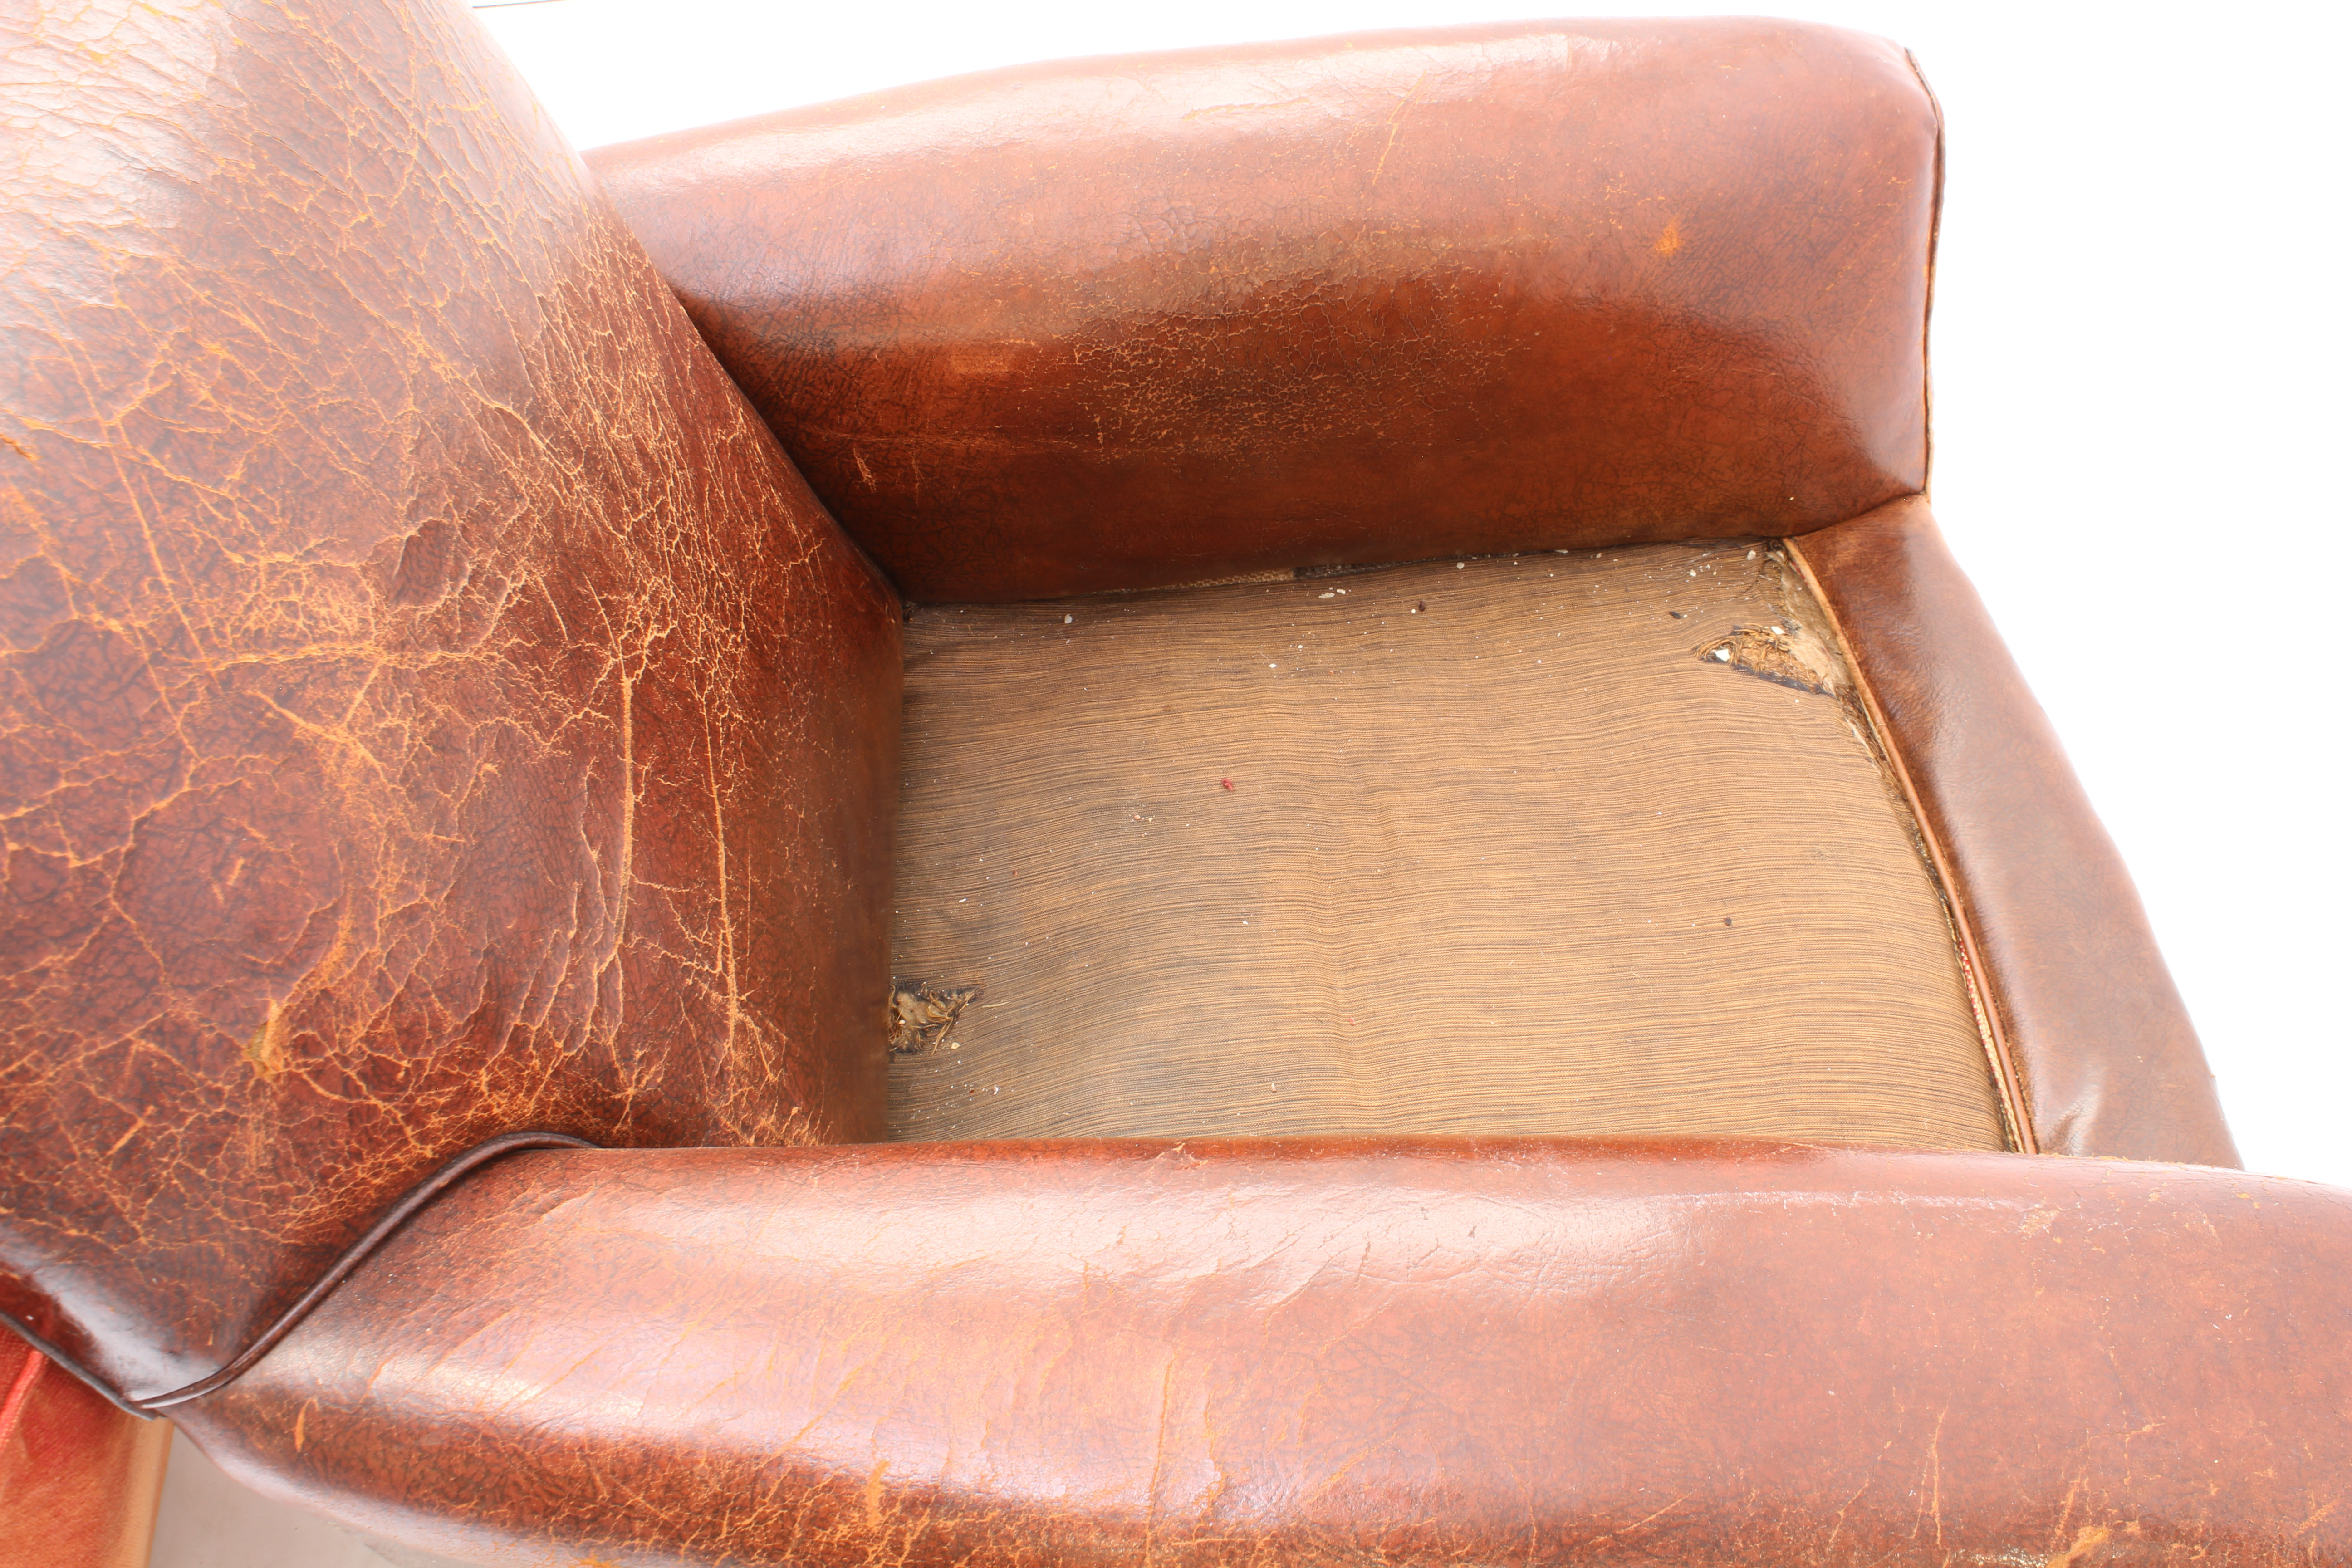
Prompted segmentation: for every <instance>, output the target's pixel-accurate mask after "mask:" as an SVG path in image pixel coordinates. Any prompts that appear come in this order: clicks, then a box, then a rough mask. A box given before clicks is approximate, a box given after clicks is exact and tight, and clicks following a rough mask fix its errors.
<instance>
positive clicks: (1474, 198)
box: [0, 0, 2352, 1565]
mask: <svg viewBox="0 0 2352 1568" xmlns="http://www.w3.org/2000/svg"><path fill="white" fill-rule="evenodd" d="M7 26H8V28H9V36H8V43H7V46H6V50H5V56H0V58H5V62H6V70H7V73H8V87H7V89H6V91H5V94H0V114H5V124H6V134H7V137H8V156H7V160H6V163H5V174H0V181H5V189H6V201H5V205H0V223H5V233H6V235H7V241H6V243H7V267H6V270H5V289H6V294H5V307H0V309H5V316H0V322H5V325H0V332H5V343H6V351H5V353H4V354H0V376H4V377H5V391H0V546H5V560H0V637H5V659H0V669H5V676H0V679H5V686H0V710H5V752H0V757H5V764H0V777H5V788H6V791H7V800H6V805H5V821H6V823H7V840H6V844H7V856H8V858H7V866H6V872H7V879H6V899H7V904H6V914H5V926H0V931H5V953H6V970H5V1038H6V1042H7V1043H6V1051H5V1062H4V1065H5V1072H6V1075H7V1076H6V1109H5V1184H6V1185H5V1204H4V1205H0V1207H4V1208H5V1216H0V1308H5V1311H6V1313H7V1314H8V1318H9V1321H10V1322H11V1323H12V1324H14V1325H15V1327H16V1330H17V1331H18V1334H19V1336H20V1338H21V1340H22V1343H21V1344H20V1345H19V1346H18V1347H17V1348H16V1350H15V1351H13V1352H11V1354H10V1356H9V1357H8V1358H5V1359H6V1363H7V1364H5V1365H0V1380H5V1384H6V1387H7V1393H6V1394H5V1403H0V1441H5V1488H6V1491H5V1494H0V1495H5V1499H6V1502H7V1507H8V1510H9V1511H8V1518H9V1519H10V1521H11V1525H12V1528H11V1530H10V1531H9V1532H8V1533H9V1536H10V1540H9V1541H8V1542H7V1543H6V1545H5V1548H0V1553H5V1552H14V1553H16V1556H15V1557H11V1558H9V1559H8V1560H9V1561H12V1562H14V1561H20V1560H21V1561H26V1562H36V1561H37V1562H41V1563H50V1564H55V1563H100V1562H109V1563H112V1562H135V1561H136V1560H137V1559H138V1557H139V1555H140V1554H141V1553H142V1552H143V1550H144V1548H143V1544H142V1542H143V1539H144V1533H143V1532H144V1530H145V1528H146V1520H147V1519H148V1518H149V1517H151V1516H152V1507H153V1501H152V1500H153V1497H154V1495H155V1488H156V1478H157V1476H158V1473H159V1471H160V1467H161V1464H162V1454H163V1449H162V1447H161V1446H160V1444H161V1434H162V1433H163V1431H164V1430H165V1429H166V1424H165V1423H163V1422H162V1421H154V1422H152V1423H150V1422H147V1421H145V1420H143V1419H142V1418H146V1417H156V1416H166V1417H169V1418H170V1421H171V1422H173V1423H177V1424H178V1425H179V1426H181V1427H183V1428H184V1430H185V1431H186V1432H188V1433H189V1434H190V1435H191V1436H193V1437H194V1440H195V1441H196V1442H197V1443H199V1444H201V1445H202V1446H203V1447H204V1448H205V1451H206V1452H207V1453H209V1454H210V1455H212V1456H213V1457H214V1458H216V1459H217V1460H218V1461H219V1462H220V1463H221V1464H222V1465H223V1466H225V1467H226V1468H227V1469H228V1470H229V1471H230V1472H232V1473H233V1474H235V1475H236V1476H237V1477H239V1478H241V1479H243V1480H245V1481H246V1482H247V1483H249V1484H251V1485H252V1486H254V1487H257V1488H258V1489H262V1490H264V1491H266V1492H268V1493H271V1494H273V1495H276V1496H278V1497H281V1498H284V1499H287V1500H291V1501H294V1502H298V1503H299V1504H301V1505H302V1506H305V1507H308V1508H311V1509H315V1510H320V1511H321V1512H323V1513H325V1514H328V1515H330V1516H331V1517H333V1518H335V1519H338V1520H341V1521H345V1522H346V1523H348V1524H349V1525H351V1526H352V1527H354V1528H357V1529H360V1530H362V1531H368V1532H370V1533H372V1534H373V1535H375V1536H377V1537H379V1538H383V1539H386V1540H389V1541H392V1542H404V1543H406V1546H407V1548H408V1549H410V1550H412V1551H424V1552H439V1553H445V1554H449V1555H456V1556H461V1557H467V1558H472V1559H478V1560H483V1561H494V1562H498V1563H877V1562H883V1561H888V1562H894V1563H910V1564H949V1563H959V1564H961V1563H971V1564H1019V1563H1154V1564H1206V1563H1276V1562H1349V1563H1395V1564H1408V1563H1412V1564H1422V1563H1426V1564H1436V1563H1527V1564H1534V1563H1635V1562H1639V1563H1668V1562H1671V1563H1693V1564H1698V1563H1809V1564H1812V1563H1818V1564H1831V1563H1938V1564H1943V1563H2051V1564H2069V1565H2073V1564H2092V1563H2150V1564H2153V1563H2188V1562H2191V1561H2193V1562H2196V1563H2204V1564H2255V1563H2263V1564H2273V1563H2274V1564H2284V1563H2295V1564H2301V1565H2309V1564H2315V1563H2345V1562H2347V1561H2352V1376H2347V1351H2348V1350H2352V1317H2347V1313H2352V1307H2347V1301H2352V1291H2347V1289H2346V1287H2347V1280H2348V1279H2352V1196H2347V1194H2344V1193H2340V1192H2336V1191H2333V1190H2329V1189H2326V1188H2322V1187H2315V1186H2312V1185H2308V1184H2298V1183H2294V1182H2288V1181H2280V1180H2271V1179H2264V1178H2260V1177H2253V1176H2248V1175H2245V1174H2242V1173H2239V1172H2238V1171H2236V1170H2235V1169H2233V1168H2232V1167H2233V1166H2234V1164H2235V1157H2234V1154H2233V1152H2232V1150H2231V1142H2230V1139H2229V1135H2228V1132H2227V1131H2226V1130H2225V1128H2224V1125H2223V1122H2222V1120H2221V1114H2220V1111H2219V1110H2218V1109H2217V1107H2216V1104H2215V1100H2214V1097H2213V1093H2212V1090H2211V1087H2210V1078H2209V1075H2208V1073H2207V1071H2206V1069H2205V1067H2204V1065H2203V1061H2202V1058H2201V1056H2200V1048H2199V1047H2198V1044H2197V1041H2196V1038H2195V1037H2194V1035H2193V1034H2192V1033H2191V1031H2190V1028H2189V1023H2188V1021H2187V1019H2186V1018H2185V1017H2184V1016H2183V1015H2182V1011H2181V1008H2180V1005H2179V1001H2178V999H2177V998H2176V996H2175V994H2174V992H2173V989H2172V986H2171V984H2169V982H2168V979H2167V978H2166V975H2165V972H2164V969H2163V966H2162V964H2161V963H2160V961H2159V960H2158V955H2157V952H2156V949H2155V947H2154V944H2153V942H2151V940H2150V937H2149V934H2148V931H2147V925H2146V923H2145V921H2144V920H2143V918H2142V916H2141V913H2140V910H2139V907H2138V904H2137V901H2136V899H2135V897H2134V895H2133V892H2132V890H2131V888H2130V885H2129V883H2128V881H2127V880H2126V877H2125V874H2124V871H2123V869H2122V868H2121V866H2120V865H2119V864H2118V863H2117V860H2116V856H2115V853H2114V851H2113V849H2112V847H2110V845H2109V843H2108V841H2107V839H2106V838H2105V836H2104V835H2103V834H2102V832H2101V830H2100V828H2099V826H2098V825H2097V824H2096V822H2095V820H2094V818H2093V817H2092V815H2091V813H2090V811H2089V809H2088V807H2087V805H2085V802H2084V796H2083V795H2082V793H2081V792H2080V790H2079V789H2078V788H2077V787H2076V785H2075V784H2074V780H2073V778H2072V776H2071V774H2070V773H2069V772H2068V769H2067V766H2066V763H2065V762H2064V761H2063V756H2062V754H2061V752H2060V751H2059V749H2058V745H2057V742H2055V740H2054V739H2053V737H2052V735H2051V733H2050V731H2049V730H2048V728H2047V726H2046V724H2045V723H2044V721H2043V720H2042V715H2041V713H2040V711H2039V710H2038V709H2037V708H2036V707H2035V706H2034V703H2033V701H2032V698H2031V697H2030V696H2029V695H2028V693H2027V691H2026V689H2025V687H2024V685H2023V683H2022V682H2021V679H2020V678H2019V676H2018V674H2017V672H2016V670H2015V669H2014V668H2012V666H2011V663H2010V661H2009V659H2008V658H2007V656H2006V655H2005V653H2004V652H2003V651H2002V648H2001V646H2000V641H1999V639H1998V637H1996V636H1995V634H1994V631H1993V629H1992V627H1991V626H1990V623H1989V622H1988V620H1987V618H1986V616H1985V614H1984V612H1983V610H1982V608H1981V607H1980V606H1979V603H1978V601H1977V599H1976V598H1975V596H1974V595H1973V594H1972V593H1971V591H1970V589H1969V585H1968V584H1967V583H1966V582H1965V581H1964V579H1963V578H1962V577H1961V575H1960V574H1959V573H1958V570H1957V569H1956V568H1955V566H1954V564H1953V563H1952V560H1951V557H1950V556H1949V555H1948V553H1947V552H1946V550H1945V546H1944V544H1943V542H1942V541H1941V538H1940V536H1939V535H1938V533H1937V528H1936V525H1935V523H1934V522H1933V521H1931V520H1930V518H1929V516H1928V511H1927V502H1926V500H1925V496H1924V489H1925V486H1926V483H1927V381H1926V366H1925V362H1924V333H1925V327H1926V322H1927V307H1928V288H1929V281H1930V275H1931V258H1932V247H1933V241H1934V234H1935V224H1936V214H1937V195H1938V188H1937V187H1938V178H1939V168H1940V154H1939V146H1940V142H1939V134H1940V133H1939V130H1938V123H1937V110H1936V106H1935V102H1934V100H1933V99H1932V98H1931V97H1929V95H1928V93H1927V89H1926V88H1925V87H1924V86H1923V85H1922V83H1921V81H1920V80H1919V79H1918V78H1917V76H1916V74H1915V72H1914V69H1913V68H1912V66H1911V64H1910V63H1909V61H1908V60H1907V58H1906V57H1905V56H1904V55H1903V54H1902V53H1901V51H1899V50H1898V49H1895V48H1894V47H1889V46H1887V45H1885V44H1883V43H1880V42H1878V41H1875V40H1873V39H1869V38H1864V37H1856V36H1853V35H1850V34H1846V33H1842V32H1837V31H1833V30H1830V29H1826V28H1821V27H1814V26H1801V25H1795V24H1787V23H1778V22H1764V21H1688V22H1612V23H1595V24H1581V23H1560V24H1513V25H1509V26H1488V27H1469V28H1461V29H1455V30H1451V31H1445V32H1435V33H1411V34H1380V35H1366V36H1362V37H1351V38H1341V39H1337V40H1328V41H1322V42H1316V43H1308V44H1297V45H1282V46H1269V47H1248V48H1238V49H1230V50H1222V51H1215V52H1208V53H1197V54H1180V55H1170V56H1165V57H1158V58H1137V59H1125V60H1112V61H1090V62H1078V63H1074V64H1065V65H1056V66H1046V67H1039V68H1030V69H1024V70H1016V71H1009V72H1003V73H998V74H995V75H992V76H986V77H978V78H972V79H964V80H959V81H950V82H944V83H939V84H934V85H930V86H925V87H918V88H911V89H905V90H903V91H899V92H894V93H884V94H879V95H876V96H873V97H870V98H866V99H861V100H854V101H851V102H847V103H843V104H837V105H831V106H825V107H822V108H817V109H811V110H794V111H793V112H790V113H787V114H783V115H780V116H777V117H774V118H772V119H767V120H760V121H747V122H743V123H740V124H736V125H730V126H723V127H719V128H718V129H715V130H711V131H709V132H698V133H695V134H690V135H683V136H677V137H669V138H665V139H661V140H657V141H654V142H646V143H642V144H638V145H633V146H627V147H621V148H615V149H611V150H608V151H606V152H604V153H600V154H598V155H596V156H595V157H593V158H591V159H589V160H588V161H587V162H586V163H583V161H582V160H581V159H580V158H578V157H576V156H575V155H574V154H573V153H572V152H571V150H570V149H569V148H568V146H567V145H566V144H565V142H563V140H562V137H561V135H560V134H559V133H558V132H557V131H556V130H555V129H554V128H553V127H552V126H551V124H550V123H549V122H548V121H547V120H546V118H545V117H544V116H543V115H542V114H541V112H540V111H539V110H537V108H536V107H535V106H534V104H533V102H532V100H531V98H530V94H529V92H528V91H527V90H526V89H525V88H524V87H523V85H522V84H521V82H520V80H519V79H518V78H517V77H516V76H515V74H514V73H513V71H512V70H511V69H510V68H509V67H508V66H507V65H506V64H505V62H504V61H503V60H502V59H501V58H500V57H499V53H498V51H497V50H496V48H495V47H493V46H492V45H491V44H490V43H489V42H488V40H487V38H486V37H484V36H483V34H482V33H481V32H480V30H479V29H478V26H476V24H475V23H474V21H473V19H472V18H471V17H470V16H468V15H467V14H466V13H465V12H464V11H462V10H460V9H457V8H456V7H455V6H454V5H447V4H435V3H430V0H336V3H335V4H331V5H329V4H314V3H311V0H286V3H285V4H282V5H265V4H261V3H260V0H221V3H219V4H215V5H189V6H135V5H127V4H76V5H64V4H58V3H50V4H38V3H36V4H32V5H29V6H26V7H19V8H18V9H16V11H14V12H13V13H11V19H10V20H9V22H8V23H7ZM117 1406H119V1407H120V1408H119V1409H117V1408H115V1407H117ZM28 1553H29V1555H28Z"/></svg>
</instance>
